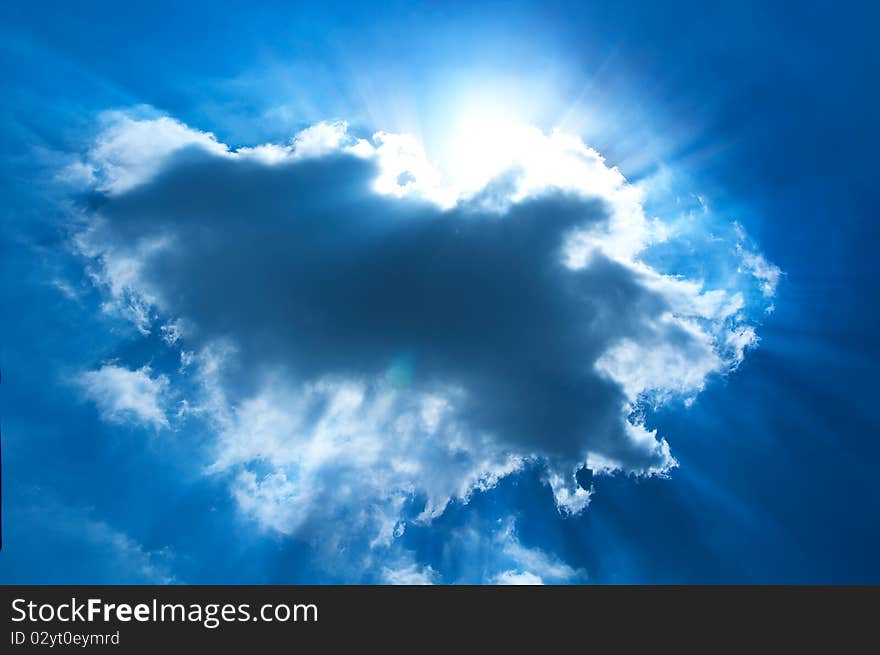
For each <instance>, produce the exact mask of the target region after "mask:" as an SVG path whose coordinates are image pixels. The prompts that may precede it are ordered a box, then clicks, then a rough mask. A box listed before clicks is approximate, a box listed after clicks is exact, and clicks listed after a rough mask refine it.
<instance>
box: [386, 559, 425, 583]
mask: <svg viewBox="0 0 880 655" xmlns="http://www.w3.org/2000/svg"><path fill="white" fill-rule="evenodd" d="M436 579H437V573H436V571H434V569H432V568H431V567H430V566H424V567H423V566H419V565H418V564H410V565H409V566H406V567H403V568H398V569H392V568H389V567H387V566H386V567H384V568H383V569H382V582H383V583H384V584H391V585H431V584H434V581H435V580H436Z"/></svg>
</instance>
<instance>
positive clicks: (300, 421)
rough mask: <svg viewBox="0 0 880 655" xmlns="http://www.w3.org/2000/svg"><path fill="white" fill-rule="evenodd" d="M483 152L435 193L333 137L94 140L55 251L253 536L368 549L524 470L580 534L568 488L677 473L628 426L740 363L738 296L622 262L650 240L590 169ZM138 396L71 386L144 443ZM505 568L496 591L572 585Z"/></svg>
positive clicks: (90, 383)
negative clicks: (134, 331)
mask: <svg viewBox="0 0 880 655" xmlns="http://www.w3.org/2000/svg"><path fill="white" fill-rule="evenodd" d="M504 137H505V135H496V137H493V139H492V140H491V142H490V143H489V145H487V146H485V147H499V148H500V151H499V152H500V153H501V155H498V153H496V154H495V155H493V156H489V157H483V158H477V159H476V160H475V161H476V162H477V163H476V164H475V165H474V166H471V167H469V168H468V169H467V171H466V172H467V175H466V176H464V177H462V176H459V177H458V178H456V177H455V176H452V177H453V181H448V179H447V177H445V176H444V175H443V172H442V170H441V169H440V168H438V167H437V166H435V165H434V164H433V163H432V162H430V161H429V160H428V158H427V156H426V154H425V152H424V150H423V149H422V148H421V145H420V144H419V143H418V142H417V141H416V140H415V139H413V138H412V137H409V136H406V135H392V134H387V133H378V134H376V135H374V136H373V137H372V138H371V139H364V138H357V137H355V136H352V135H350V134H349V132H348V129H347V126H346V125H345V124H344V123H321V124H318V125H316V126H313V127H311V128H309V129H308V130H305V131H303V132H301V133H300V134H298V135H297V136H295V137H294V138H293V139H292V140H291V142H290V143H288V144H265V145H261V146H256V147H253V148H241V149H238V150H234V149H230V148H228V147H227V146H225V145H223V144H221V143H219V142H218V141H217V140H216V139H215V138H214V137H213V135H211V134H208V133H203V132H199V131H197V130H193V129H191V128H188V127H186V126H184V125H182V124H180V123H178V122H177V121H174V120H173V119H171V118H167V117H161V118H150V119H136V118H132V117H130V116H127V115H124V114H113V115H110V116H108V117H105V129H104V131H103V132H102V133H101V135H100V136H99V137H98V138H97V140H96V144H95V146H94V147H93V148H92V149H91V150H90V151H89V152H87V153H85V156H84V163H82V165H83V166H87V167H89V169H90V170H92V171H93V174H92V176H91V178H90V179H91V180H92V182H91V186H90V190H89V193H88V196H87V199H86V201H85V202H84V203H83V206H82V216H83V217H84V223H83V226H82V227H81V228H80V230H79V232H78V233H77V236H76V240H75V241H76V244H77V248H78V249H79V252H80V253H81V254H83V255H84V256H85V257H87V258H88V261H89V266H90V268H91V271H92V278H93V280H94V281H95V282H96V283H97V284H98V285H99V286H100V287H101V288H102V289H103V290H104V293H105V297H106V299H107V300H106V305H107V307H108V308H109V310H110V311H120V312H121V313H122V314H123V315H126V316H127V317H128V318H129V319H130V320H132V321H133V322H134V323H135V324H136V325H137V326H138V327H139V329H141V331H143V332H148V331H150V330H152V329H155V328H156V327H157V326H159V327H160V331H161V333H162V335H163V336H164V337H165V341H166V343H167V344H168V345H170V346H172V347H175V348H179V349H180V352H181V361H184V360H185V361H186V363H187V366H186V367H185V369H186V370H185V371H184V372H183V373H181V375H183V376H186V380H187V383H188V384H193V385H194V388H195V391H194V392H193V393H192V394H191V397H190V398H189V399H188V400H187V405H186V407H187V412H186V414H187V416H194V417H197V418H198V419H199V420H201V421H203V422H204V423H205V424H206V425H208V426H209V427H210V428H211V432H212V433H213V434H214V435H215V437H216V438H215V439H214V441H213V450H212V459H213V463H212V465H211V466H210V467H209V468H208V469H207V471H206V473H208V474H211V475H224V476H227V477H228V479H229V481H230V488H231V491H232V494H233V497H234V498H235V499H236V501H237V503H238V505H239V507H240V508H241V509H242V511H243V512H245V513H246V514H247V515H248V516H251V517H252V518H253V519H254V520H255V521H257V523H258V524H260V525H261V526H263V527H264V528H266V529H270V530H274V531H277V532H280V533H283V534H296V535H305V536H308V535H315V534H321V535H323V537H325V539H324V543H325V547H326V548H327V550H328V551H333V550H334V548H336V546H337V545H338V544H337V542H336V540H338V539H343V538H347V537H346V535H341V534H340V531H339V530H338V526H339V525H346V526H348V527H347V530H348V531H349V532H350V533H352V534H354V533H357V534H362V535H368V538H367V542H368V544H369V547H370V548H372V549H377V548H387V547H389V544H391V543H392V542H393V541H394V539H395V538H396V537H397V536H398V535H399V534H400V533H401V531H402V530H403V529H404V528H405V524H406V522H407V521H409V520H412V521H429V520H431V519H432V518H433V517H436V516H437V515H439V514H440V513H442V512H443V510H444V508H445V507H446V505H447V504H448V503H449V502H450V500H452V499H459V500H462V501H467V499H468V497H469V495H470V494H471V493H472V492H473V491H474V490H475V489H485V488H488V487H491V486H492V485H494V484H495V483H496V482H497V480H499V479H500V478H502V477H504V476H506V475H509V474H510V473H512V472H514V471H517V470H519V469H520V468H521V467H522V466H523V464H524V463H525V462H528V461H531V460H540V461H541V462H542V463H543V464H544V466H545V468H546V470H547V472H548V473H547V481H548V483H549V484H550V485H551V487H552V489H553V492H554V495H555V498H556V502H557V505H558V507H559V508H560V509H561V510H562V511H567V512H577V511H581V510H582V509H583V508H584V507H586V505H587V504H588V502H589V499H590V493H589V490H588V489H583V488H581V487H580V486H579V485H578V483H577V481H576V479H575V474H576V472H577V471H578V469H580V468H581V467H583V466H585V465H586V466H588V467H589V468H591V469H592V470H593V471H595V472H600V473H601V472H613V471H624V472H627V473H632V474H636V475H657V474H659V475H663V474H666V473H667V472H668V471H669V470H670V469H671V468H672V467H674V466H675V465H676V462H675V459H674V458H673V456H672V454H671V450H670V447H669V444H668V443H667V442H666V440H665V439H664V438H663V437H662V436H660V435H658V433H657V430H656V429H651V428H649V427H648V426H646V425H645V424H644V423H643V421H642V419H641V418H640V416H641V412H640V411H639V408H640V406H641V404H642V403H644V402H653V403H656V404H659V403H666V402H673V401H675V400H676V399H680V400H682V401H690V400H691V399H693V397H694V396H695V395H696V394H697V393H699V392H700V390H702V389H703V388H704V386H705V384H706V383H707V380H708V379H709V378H710V377H711V376H712V375H720V374H724V373H726V372H728V371H730V370H732V369H733V368H735V367H736V366H737V365H738V364H739V362H740V361H742V358H743V356H744V353H745V351H746V350H747V349H748V348H750V347H752V346H754V345H755V343H756V339H757V338H756V336H755V332H754V328H753V327H752V325H751V323H750V322H749V318H748V311H747V309H748V308H747V307H746V300H745V298H746V296H745V295H744V293H743V289H740V288H737V287H735V286H726V287H719V288H711V287H707V286H706V284H705V282H704V281H703V280H701V279H688V278H685V277H683V276H682V275H678V274H676V273H677V271H661V270H659V269H657V268H654V267H651V266H649V265H648V264H647V263H646V262H647V259H646V258H645V257H643V255H644V254H645V253H647V252H649V251H650V249H651V248H652V246H653V245H654V243H655V240H657V242H659V241H660V240H661V239H660V237H658V236H657V235H662V241H663V245H664V248H667V249H668V248H670V247H672V245H671V242H672V239H673V237H672V236H670V233H669V232H668V231H665V230H661V229H658V228H657V224H658V220H659V219H652V220H651V221H649V220H648V219H647V218H646V217H645V214H644V211H643V209H642V204H641V202H642V195H641V193H642V192H641V191H640V190H639V189H638V188H637V187H635V186H633V185H630V184H629V183H627V181H626V180H625V178H624V177H623V176H622V175H621V174H620V172H619V171H617V170H616V169H614V168H611V167H608V166H607V165H606V163H605V162H604V160H603V159H602V158H601V156H600V155H599V154H598V153H596V152H595V151H594V150H592V149H590V148H588V147H587V146H585V145H584V144H583V143H582V142H581V141H580V139H578V138H577V137H573V136H571V135H566V134H563V133H560V132H553V133H551V134H545V133H543V132H541V131H540V130H537V129H536V128H530V127H524V128H516V129H514V130H512V131H511V132H509V133H508V134H507V137H509V138H508V140H507V141H505V140H504ZM499 144H501V145H499ZM764 278H766V276H764ZM764 278H762V280H763V282H768V280H766V279H764ZM169 326H174V327H173V329H172V328H171V327H169ZM172 337H173V338H172ZM190 364H191V365H190ZM150 373H151V372H150V371H149V369H139V370H137V371H127V370H125V369H122V368H120V367H118V366H105V367H103V368H102V369H101V370H100V371H95V372H92V373H90V374H87V377H86V378H85V383H84V386H85V387H86V388H87V390H88V391H89V394H90V396H91V397H92V398H94V399H95V400H96V402H98V404H99V407H101V409H102V412H103V413H104V414H105V416H107V418H109V419H111V420H119V419H120V417H124V416H127V417H136V418H138V419H139V420H141V421H142V422H144V423H147V424H151V425H153V426H157V427H159V426H167V425H168V419H167V418H166V416H165V414H164V413H163V411H162V409H161V397H162V396H163V394H164V393H165V392H166V388H167V386H168V384H169V383H168V380H167V378H164V377H162V376H158V377H156V378H152V377H151V374H150ZM526 555H527V552H526V551H523V552H520V553H519V556H520V557H519V558H518V559H517V557H514V559H516V560H517V561H519V562H521V563H520V564H518V565H517V567H518V568H517V567H512V568H507V569H505V570H503V571H500V572H499V573H498V574H497V575H498V576H501V577H505V579H525V578H527V577H529V576H537V577H540V578H541V579H558V580H561V579H564V578H566V577H567V576H568V575H569V574H570V573H571V572H570V571H564V570H563V569H561V568H558V567H557V568H555V569H554V568H553V566H554V565H551V564H550V563H548V561H541V560H540V559H538V558H533V559H532V560H531V561H530V562H528V563H527V562H526V559H527V558H526ZM511 557H513V555H511ZM560 566H562V565H560ZM516 576H519V577H518V578H517V577H516Z"/></svg>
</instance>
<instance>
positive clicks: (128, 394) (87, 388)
mask: <svg viewBox="0 0 880 655" xmlns="http://www.w3.org/2000/svg"><path fill="white" fill-rule="evenodd" d="M77 384H78V385H79V386H80V387H81V388H82V389H83V391H84V392H85V394H86V396H87V397H88V398H89V399H91V400H92V401H93V402H94V403H95V404H96V405H97V406H98V409H99V411H100V412H101V416H102V417H103V418H104V419H105V420H107V421H111V422H113V423H136V424H142V425H145V426H150V427H153V428H155V429H159V428H167V427H169V423H168V418H167V417H166V416H165V412H164V410H163V409H162V405H163V399H164V396H165V394H166V393H167V391H168V384H169V381H168V378H167V377H166V376H164V375H157V376H155V377H153V375H152V371H151V369H150V368H149V367H148V366H144V367H142V368H139V369H137V370H129V369H127V368H124V367H122V366H117V365H116V364H105V365H104V366H102V367H101V368H99V369H97V370H95V371H86V372H85V373H83V374H82V375H80V377H79V378H78V380H77Z"/></svg>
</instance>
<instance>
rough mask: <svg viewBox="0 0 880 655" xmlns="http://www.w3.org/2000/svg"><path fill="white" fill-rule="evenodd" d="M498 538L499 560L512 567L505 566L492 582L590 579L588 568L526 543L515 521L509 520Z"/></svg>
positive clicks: (541, 582) (552, 581) (526, 582)
mask: <svg viewBox="0 0 880 655" xmlns="http://www.w3.org/2000/svg"><path fill="white" fill-rule="evenodd" d="M495 541H496V542H497V544H498V548H499V550H500V557H499V559H500V560H501V561H500V562H499V563H500V564H502V565H503V566H508V567H512V568H506V569H505V570H503V571H502V572H501V573H499V574H497V575H495V576H494V577H491V578H490V581H491V582H492V583H493V584H507V585H526V584H529V585H534V584H567V583H571V582H584V581H586V579H587V574H586V572H585V571H582V570H580V569H575V568H572V567H571V566H569V565H568V564H566V563H565V562H562V561H561V560H559V559H558V558H556V557H554V556H553V555H551V554H548V553H546V552H545V551H543V550H542V549H540V548H528V547H526V546H524V545H523V544H522V543H521V542H520V540H519V538H518V536H517V533H516V528H515V525H514V522H513V521H512V520H508V521H507V522H506V523H505V524H504V527H503V528H502V529H501V530H499V531H498V533H497V534H496V535H495ZM496 566H498V564H496Z"/></svg>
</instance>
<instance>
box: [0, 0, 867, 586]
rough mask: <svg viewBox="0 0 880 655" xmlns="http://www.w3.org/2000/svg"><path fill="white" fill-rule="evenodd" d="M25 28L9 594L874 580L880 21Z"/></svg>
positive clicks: (394, 11) (237, 12)
mask: <svg viewBox="0 0 880 655" xmlns="http://www.w3.org/2000/svg"><path fill="white" fill-rule="evenodd" d="M328 4H329V3H272V2H267V3H259V4H258V5H255V3H238V2H222V3H209V4H208V3H206V4H200V3H186V4H185V5H181V4H180V3H162V2H150V3H139V2H132V3H126V5H125V6H124V7H122V6H120V5H119V3H100V2H88V3H77V4H76V5H72V4H70V3H39V6H35V3H19V2H11V3H5V4H4V7H3V9H2V10H0V11H2V20H0V53H2V57H0V93H2V96H3V98H4V102H3V104H2V107H0V112H2V115H0V141H2V149H0V153H2V154H0V169H2V175H0V188H2V194H3V198H4V202H3V204H2V207H0V212H2V213H0V220H2V232H0V262H2V266H0V306H2V320H0V370H2V383H0V430H2V457H3V459H2V542H3V543H2V551H0V582H3V583H55V584H62V583H70V584H75V583H108V584H114V583H116V584H123V583H160V584H166V583H176V584H180V583H191V584H198V583H202V584H223V583H227V584H235V583H237V584H247V583H250V584H272V583H274V584H298V583H301V584H315V583H317V584H324V583H327V584H339V583H342V584H346V583H369V584H374V583H382V584H414V583H435V584H454V583H468V584H474V583H476V584H531V583H545V584H572V583H586V584H669V583H674V584H679V583H681V584H718V583H738V584H750V583H795V584H797V583H875V584H876V583H878V582H880V562H878V558H877V555H876V553H878V552H880V520H878V517H880V482H878V480H877V476H876V473H875V470H876V463H877V461H878V459H880V440H878V420H877V417H876V412H875V411H874V404H875V403H874V397H873V396H874V392H875V389H876V380H877V379H878V377H877V374H878V359H880V357H878V355H880V352H878V347H877V345H876V337H875V335H876V333H877V328H878V309H877V306H876V298H878V297H880V293H878V291H880V290H878V276H877V275H876V274H875V261H876V249H877V247H878V239H877V236H878V234H877V222H876V219H875V213H876V210H875V208H876V206H877V204H878V201H880V198H878V191H877V185H876V183H874V180H873V171H875V169H876V165H875V158H876V155H875V153H876V152H877V150H878V148H880V138H878V137H880V129H878V128H877V126H876V120H875V115H876V113H877V112H876V106H877V101H878V97H880V96H878V91H877V88H876V84H875V83H874V80H876V79H877V74H878V72H880V71H878V55H877V51H876V46H875V45H874V41H875V39H874V38H873V36H874V35H873V33H872V32H873V29H872V25H873V24H875V23H876V20H877V18H878V10H877V9H876V8H873V7H871V6H869V3H830V2H828V3H825V2H809V3H803V4H802V5H801V6H799V7H798V8H797V10H796V11H795V10H793V9H792V8H791V7H790V6H787V7H786V6H784V3H766V2H761V3H758V2H755V3H752V2H736V3H718V4H713V5H712V6H706V4H705V3H689V2H675V3H663V4H662V5H657V6H652V5H650V3H638V2H627V1H624V2H621V1H617V2H589V3H580V2H579V3H560V2H540V3H537V2H535V3H526V2H509V3H494V2H482V3H456V2H443V3H397V2H383V3H376V4H373V3H358V2H348V3H345V2H343V3H334V4H333V5H332V6H328Z"/></svg>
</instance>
